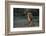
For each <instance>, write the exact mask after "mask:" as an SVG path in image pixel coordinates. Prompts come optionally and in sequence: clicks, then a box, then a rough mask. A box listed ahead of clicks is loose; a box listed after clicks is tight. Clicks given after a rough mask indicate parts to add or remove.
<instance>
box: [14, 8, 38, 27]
mask: <svg viewBox="0 0 46 36" xmlns="http://www.w3.org/2000/svg"><path fill="white" fill-rule="evenodd" d="M28 12H30V13H32V24H33V26H30V25H29V23H28V20H27V13H28ZM13 16H14V17H13V18H14V19H13V22H14V23H13V27H14V28H15V27H38V26H39V9H29V8H13Z"/></svg>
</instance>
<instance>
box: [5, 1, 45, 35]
mask: <svg viewBox="0 0 46 36" xmlns="http://www.w3.org/2000/svg"><path fill="white" fill-rule="evenodd" d="M5 16H6V17H5V18H6V19H5V20H6V34H8V35H9V34H10V35H11V34H12V35H16V34H17V35H18V34H35V33H43V32H45V27H44V26H45V25H44V24H45V4H44V3H34V2H33V3H31V2H30V3H29V2H17V1H16V2H15V1H8V2H6V15H5Z"/></svg>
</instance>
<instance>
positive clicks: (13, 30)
mask: <svg viewBox="0 0 46 36" xmlns="http://www.w3.org/2000/svg"><path fill="white" fill-rule="evenodd" d="M13 8H33V9H39V15H40V16H39V27H24V28H13ZM36 30H42V6H32V5H10V31H11V32H16V31H36Z"/></svg>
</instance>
